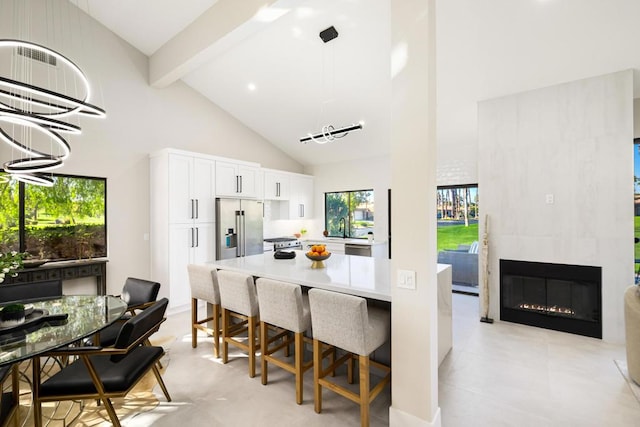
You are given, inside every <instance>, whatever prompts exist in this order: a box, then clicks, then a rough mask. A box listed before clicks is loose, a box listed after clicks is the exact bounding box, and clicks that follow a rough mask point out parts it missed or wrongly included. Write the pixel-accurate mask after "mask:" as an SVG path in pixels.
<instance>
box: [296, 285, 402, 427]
mask: <svg viewBox="0 0 640 427" xmlns="http://www.w3.org/2000/svg"><path fill="white" fill-rule="evenodd" d="M309 304H310V308H311V323H312V328H313V366H314V368H313V389H314V397H315V411H316V412H317V413H320V412H321V411H322V387H326V388H328V389H329V390H332V391H335V392H336V393H338V394H340V395H342V396H344V397H346V398H348V399H350V400H351V401H353V402H355V403H358V404H359V405H360V422H361V425H362V426H363V427H366V426H369V404H370V402H371V401H373V399H375V398H376V396H378V394H380V392H381V391H382V389H383V388H384V386H385V385H386V384H387V383H388V382H389V380H390V378H391V368H389V367H388V366H385V365H383V364H381V363H378V362H375V361H373V360H370V358H369V355H370V354H371V353H373V351H374V350H376V349H377V348H378V347H380V346H381V345H382V344H384V342H385V341H386V340H387V339H388V338H389V328H390V313H389V312H388V311H386V310H382V309H379V308H376V307H369V308H367V301H366V300H365V299H364V298H360V297H357V296H353V295H345V294H341V293H338V292H331V291H325V290H322V289H310V290H309ZM323 343H324V344H329V345H332V346H335V347H338V348H340V349H343V350H346V351H347V352H348V353H347V354H345V355H343V356H342V357H340V358H339V359H338V360H336V361H335V362H333V363H332V364H330V365H329V366H328V367H327V368H323V367H322V345H323ZM355 359H358V360H359V373H360V393H359V394H358V393H354V392H353V391H351V390H349V389H347V388H345V387H343V386H340V385H338V384H336V383H335V382H332V381H329V380H328V379H327V378H326V376H327V374H329V373H333V372H334V371H335V369H336V368H337V367H338V366H339V365H341V364H342V363H344V362H348V364H347V379H348V382H349V383H350V384H351V383H353V362H354V360H355ZM370 366H374V367H376V368H378V369H380V370H381V371H382V372H383V373H384V377H383V378H382V380H380V382H378V384H376V386H375V387H373V388H372V389H371V388H370V381H369V369H370Z"/></svg>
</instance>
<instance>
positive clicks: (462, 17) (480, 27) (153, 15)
mask: <svg viewBox="0 0 640 427" xmlns="http://www.w3.org/2000/svg"><path fill="white" fill-rule="evenodd" d="M70 1H72V2H74V3H77V4H79V6H80V7H81V8H83V9H85V10H86V11H87V12H88V13H89V14H90V15H91V16H92V17H94V18H95V19H96V20H98V21H99V22H101V23H102V24H104V25H105V26H106V27H108V28H109V29H111V30H112V31H113V32H114V33H116V34H117V35H119V36H120V37H121V38H123V39H124V40H126V41H127V42H129V43H130V44H132V45H133V46H134V47H136V48H138V49H139V50H140V51H142V52H143V53H145V54H147V55H148V56H149V57H150V68H151V73H150V74H151V75H150V84H153V85H154V86H156V87H159V88H161V87H163V86H165V85H167V84H171V82H173V81H175V80H177V79H181V80H183V81H184V82H186V83H187V84H188V85H190V86H191V87H193V88H194V89H195V90H197V91H198V92H200V93H202V94H203V95H204V96H206V97H207V98H209V99H210V100H211V101H212V102H214V103H216V104H217V105H219V106H220V107H222V108H223V109H225V110H226V111H228V112H229V113H230V114H232V115H233V116H235V117H236V118H237V119H239V120H240V121H241V122H243V123H244V124H245V125H246V126H248V127H249V128H251V129H253V130H254V131H256V132H257V133H259V134H260V135H262V136H263V137H264V138H266V139H267V140H268V141H270V142H271V143H273V144H274V145H276V146H278V147H280V148H281V149H282V150H283V151H285V152H287V153H288V154H289V155H291V156H292V157H293V158H295V159H297V160H298V161H299V162H300V163H302V164H322V163H329V162H335V161H340V160H353V159H361V158H365V157H372V156H377V155H384V154H387V153H388V152H389V135H390V133H389V121H390V110H389V103H390V94H391V92H390V82H391V79H390V68H391V66H390V56H391V55H390V52H391V50H392V47H391V46H390V25H389V22H390V16H389V10H390V0H261V1H258V0H243V1H242V2H238V1H237V0H189V1H181V2H177V1H174V0H135V1H131V0H109V1H100V0H70ZM436 10H437V12H436V13H437V15H436V16H437V52H438V53H437V81H438V105H437V115H438V132H437V133H438V143H439V144H441V145H442V144H460V145H461V146H472V145H473V144H475V130H476V120H477V119H476V103H477V101H479V100H483V99H488V98H492V97H498V96H503V95H508V94H512V93H517V92H521V91H525V90H530V89H534V88H538V87H543V86H548V85H552V84H557V83H562V82H566V81H571V80H577V79H580V78H586V77H591V76H595V75H599V74H604V73H609V72H614V71H619V70H622V69H628V68H636V69H640V51H638V48H637V41H638V40H640V25H638V23H637V17H638V16H640V2H638V1H636V0H608V1H607V2H603V1H600V0H515V1H514V0H483V1H478V0H437V1H436ZM331 25H333V26H335V28H336V29H337V31H338V32H339V36H338V38H337V39H335V40H333V41H330V42H328V43H323V42H322V40H320V38H319V36H318V34H319V32H320V31H321V30H324V29H325V28H327V27H329V26H331ZM636 80H637V81H640V79H636ZM636 97H640V90H638V89H636ZM360 121H363V122H364V128H363V130H361V131H356V132H352V133H350V134H349V135H347V136H346V137H344V138H343V139H340V140H336V141H334V142H331V143H328V144H324V145H317V144H307V145H303V144H301V143H300V142H299V139H300V138H301V137H304V136H306V135H307V133H309V132H311V133H317V132H320V130H321V128H322V127H323V126H324V125H329V124H330V125H333V126H335V127H336V128H338V127H342V126H345V125H350V124H352V123H357V122H360Z"/></svg>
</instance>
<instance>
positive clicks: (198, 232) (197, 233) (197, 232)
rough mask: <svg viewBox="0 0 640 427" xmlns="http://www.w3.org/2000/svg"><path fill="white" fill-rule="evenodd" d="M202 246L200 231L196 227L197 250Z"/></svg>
mask: <svg viewBox="0 0 640 427" xmlns="http://www.w3.org/2000/svg"><path fill="white" fill-rule="evenodd" d="M199 246H200V229H199V228H198V227H196V246H195V247H196V248H197V247H199Z"/></svg>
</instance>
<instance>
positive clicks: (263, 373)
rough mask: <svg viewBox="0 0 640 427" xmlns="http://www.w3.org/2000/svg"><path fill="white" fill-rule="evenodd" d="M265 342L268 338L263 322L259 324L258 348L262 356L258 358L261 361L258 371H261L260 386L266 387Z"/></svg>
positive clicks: (266, 348)
mask: <svg viewBox="0 0 640 427" xmlns="http://www.w3.org/2000/svg"><path fill="white" fill-rule="evenodd" d="M267 341H268V337H267V324H266V323H264V322H260V348H261V350H262V356H261V357H260V358H261V359H262V363H261V365H260V369H261V378H262V385H267V374H268V372H267V356H268V354H269V353H268V351H269V350H268V347H267Z"/></svg>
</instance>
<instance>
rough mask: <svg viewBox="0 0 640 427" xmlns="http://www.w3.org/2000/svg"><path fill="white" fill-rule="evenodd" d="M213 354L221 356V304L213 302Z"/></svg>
mask: <svg viewBox="0 0 640 427" xmlns="http://www.w3.org/2000/svg"><path fill="white" fill-rule="evenodd" d="M213 356H214V357H220V304H213Z"/></svg>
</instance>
